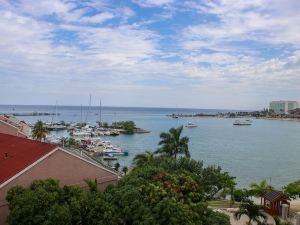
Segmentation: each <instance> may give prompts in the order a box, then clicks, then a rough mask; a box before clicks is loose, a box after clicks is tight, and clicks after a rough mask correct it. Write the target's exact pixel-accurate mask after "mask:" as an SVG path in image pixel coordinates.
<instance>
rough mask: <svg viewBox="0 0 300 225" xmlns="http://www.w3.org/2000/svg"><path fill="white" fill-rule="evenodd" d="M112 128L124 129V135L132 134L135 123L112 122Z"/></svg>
mask: <svg viewBox="0 0 300 225" xmlns="http://www.w3.org/2000/svg"><path fill="white" fill-rule="evenodd" d="M112 127H117V128H122V129H124V133H125V134H133V133H134V129H135V123H134V122H133V121H120V122H113V123H112Z"/></svg>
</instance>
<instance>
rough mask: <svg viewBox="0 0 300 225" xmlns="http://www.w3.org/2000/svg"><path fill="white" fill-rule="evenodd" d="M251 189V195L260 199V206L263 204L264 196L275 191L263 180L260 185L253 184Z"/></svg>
mask: <svg viewBox="0 0 300 225" xmlns="http://www.w3.org/2000/svg"><path fill="white" fill-rule="evenodd" d="M250 188H251V190H250V192H251V195H253V196H255V197H260V204H262V196H263V195H264V194H266V193H267V192H269V191H271V190H272V189H273V187H272V186H271V185H269V184H268V182H267V181H266V179H263V180H262V181H261V182H260V183H251V184H250Z"/></svg>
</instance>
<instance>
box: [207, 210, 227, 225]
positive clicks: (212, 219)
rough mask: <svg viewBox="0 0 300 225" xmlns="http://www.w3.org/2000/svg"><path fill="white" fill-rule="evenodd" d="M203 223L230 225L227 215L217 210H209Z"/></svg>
mask: <svg viewBox="0 0 300 225" xmlns="http://www.w3.org/2000/svg"><path fill="white" fill-rule="evenodd" d="M204 225H231V223H230V219H229V216H227V215H225V214H223V213H219V212H213V211H211V212H209V213H208V214H207V218H206V219H205V221H204Z"/></svg>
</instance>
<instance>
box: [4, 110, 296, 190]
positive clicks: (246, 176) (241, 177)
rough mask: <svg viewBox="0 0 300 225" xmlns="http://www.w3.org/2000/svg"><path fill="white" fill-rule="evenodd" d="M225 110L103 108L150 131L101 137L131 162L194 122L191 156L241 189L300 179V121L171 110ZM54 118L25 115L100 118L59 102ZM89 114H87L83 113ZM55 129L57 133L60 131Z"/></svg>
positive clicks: (189, 132) (107, 116) (109, 116)
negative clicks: (247, 121) (239, 120)
mask: <svg viewBox="0 0 300 225" xmlns="http://www.w3.org/2000/svg"><path fill="white" fill-rule="evenodd" d="M54 110H55V107H54V106H4V105H2V106H0V113H11V112H15V113H21V112H22V113H26V112H54ZM225 111H229V110H214V109H211V110H203V109H179V108H174V109H162V108H122V107H102V113H101V115H102V121H107V122H112V121H121V120H133V121H135V123H136V125H137V126H138V127H141V128H144V129H147V130H150V133H148V134H134V135H119V136H116V137H105V139H109V140H111V141H112V143H114V144H116V145H118V146H120V147H121V148H123V149H125V150H127V151H128V152H129V156H128V157H120V159H119V162H120V164H121V165H128V166H130V164H131V163H132V159H133V158H134V156H135V155H136V154H138V153H141V152H144V151H145V150H152V151H154V150H156V149H157V148H158V145H157V144H158V142H159V134H160V133H161V132H164V131H167V130H168V129H170V128H172V127H178V126H180V125H184V124H187V123H188V122H193V123H195V124H197V125H198V127H196V128H184V134H183V135H186V136H188V137H189V139H190V142H189V148H190V152H191V156H192V158H194V159H197V160H203V161H204V163H205V165H209V164H214V165H220V166H221V167H222V168H223V169H224V170H226V171H228V172H229V173H230V174H231V175H233V176H235V177H236V178H237V183H238V185H239V186H240V187H246V186H248V185H249V183H251V182H253V181H260V180H261V179H263V178H266V179H267V180H268V181H269V182H271V184H272V185H274V186H275V187H282V186H284V185H286V184H287V183H289V182H292V181H294V180H297V179H300V122H295V121H280V120H264V119H253V124H252V126H233V125H232V123H233V122H234V119H231V118H207V117H203V118H178V119H173V118H170V117H167V116H166V115H167V114H172V113H216V112H225ZM57 112H58V113H60V115H59V116H57V118H55V117H53V116H34V117H32V116H23V117H19V118H20V119H22V120H25V121H27V122H30V123H33V122H35V121H37V120H39V119H40V120H43V121H44V122H51V121H60V120H64V121H66V122H81V121H83V122H84V121H89V122H95V121H99V107H91V108H90V110H88V107H80V106H79V107H78V106H58V107H57ZM87 112H89V113H87ZM63 134H64V133H59V134H58V135H63Z"/></svg>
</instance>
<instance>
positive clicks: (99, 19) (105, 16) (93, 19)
mask: <svg viewBox="0 0 300 225" xmlns="http://www.w3.org/2000/svg"><path fill="white" fill-rule="evenodd" d="M114 17H115V16H114V15H113V14H112V13H109V12H104V13H99V14H97V15H94V16H85V17H83V18H82V19H81V20H80V21H81V22H88V23H103V22H104V21H106V20H110V19H113V18H114Z"/></svg>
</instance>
